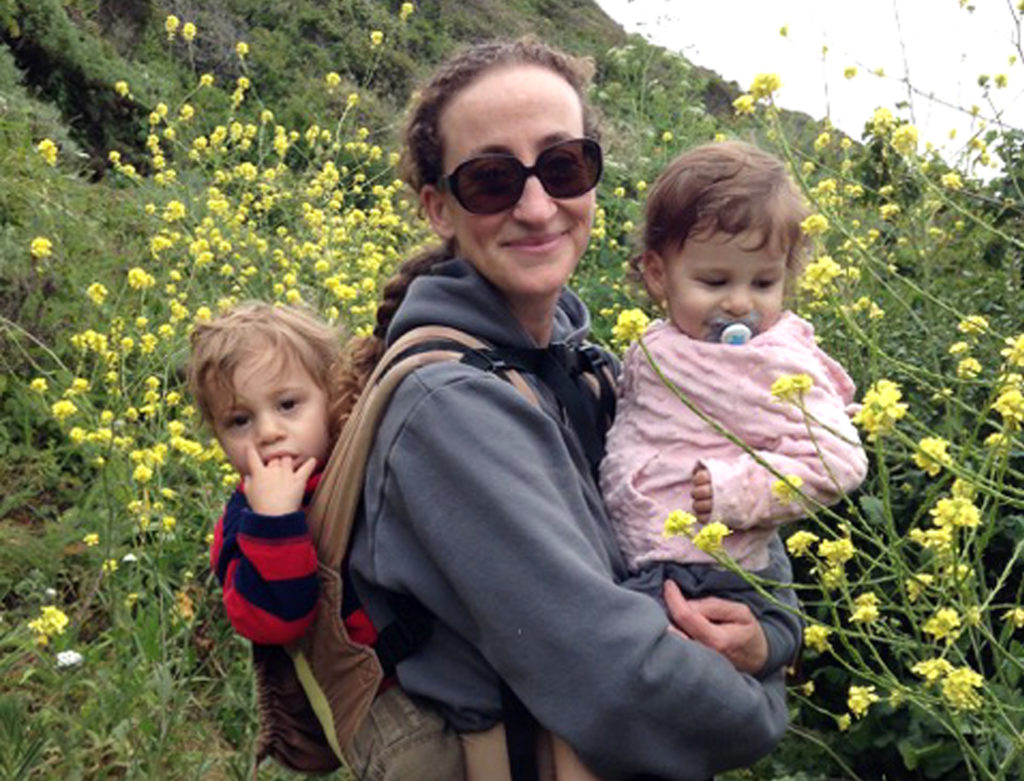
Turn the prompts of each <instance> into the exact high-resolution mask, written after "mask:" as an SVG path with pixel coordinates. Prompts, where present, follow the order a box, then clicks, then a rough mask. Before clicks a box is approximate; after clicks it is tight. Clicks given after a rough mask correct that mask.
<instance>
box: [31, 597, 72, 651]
mask: <svg viewBox="0 0 1024 781" xmlns="http://www.w3.org/2000/svg"><path fill="white" fill-rule="evenodd" d="M68 622H69V619H68V617H67V614H65V613H64V611H63V610H61V609H60V608H59V607H56V606H55V605H45V606H43V608H42V609H41V611H40V614H39V617H38V618H34V619H32V620H31V621H29V622H28V628H29V629H31V630H32V631H33V632H34V633H35V635H36V642H37V643H38V644H39V645H46V644H47V643H48V642H49V641H50V638H51V637H53V636H55V635H62V634H64V630H65V629H66V628H67V625H68Z"/></svg>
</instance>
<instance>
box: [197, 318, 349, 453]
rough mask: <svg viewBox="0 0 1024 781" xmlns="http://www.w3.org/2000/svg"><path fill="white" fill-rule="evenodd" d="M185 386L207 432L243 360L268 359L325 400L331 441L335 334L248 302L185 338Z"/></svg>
mask: <svg viewBox="0 0 1024 781" xmlns="http://www.w3.org/2000/svg"><path fill="white" fill-rule="evenodd" d="M191 345H192V350H191V354H190V355H189V361H188V368H187V375H188V386H189V390H190V391H191V393H192V396H193V398H194V399H195V402H196V405H197V406H198V407H199V412H200V414H201V415H202V417H203V421H204V422H205V423H206V424H208V425H210V426H211V427H213V423H214V415H215V414H216V410H217V409H221V408H223V407H224V406H225V404H226V403H227V404H230V401H231V399H233V398H234V395H235V388H234V385H233V377H234V375H235V370H236V369H237V368H238V366H239V365H240V364H241V363H242V362H243V361H245V360H247V359H248V358H251V357H253V356H257V355H265V354H267V353H272V354H274V355H276V356H278V357H279V361H280V362H281V363H280V364H279V365H283V364H284V363H285V362H287V361H289V360H294V361H298V363H299V365H300V366H302V368H303V369H305V370H306V372H307V373H308V374H309V376H310V377H312V378H313V380H314V381H315V382H316V383H317V385H319V386H320V388H321V389H322V390H323V391H324V392H325V393H326V394H327V399H328V408H329V411H330V420H331V421H332V424H331V428H332V430H331V432H330V433H331V437H332V438H333V437H334V436H336V435H337V433H338V432H337V430H336V425H337V423H336V420H337V416H336V415H335V414H334V413H335V402H336V396H337V393H336V390H335V388H336V385H337V383H336V382H335V372H336V371H337V365H338V359H339V357H340V354H341V347H342V345H341V334H340V331H339V329H337V328H335V327H333V326H331V325H329V324H327V323H325V322H324V321H323V320H321V319H320V318H319V317H317V316H316V315H315V314H314V313H312V312H311V311H309V310H307V309H302V308H299V307H295V306H282V305H274V304H268V303H264V302H262V301H250V302H246V303H242V304H239V305H237V306H235V307H233V308H232V309H231V310H230V311H228V312H227V313H226V314H223V315H220V316H218V317H215V318H213V319H212V320H210V321H209V322H205V323H198V324H197V325H196V326H195V328H194V329H193V331H192V335H191Z"/></svg>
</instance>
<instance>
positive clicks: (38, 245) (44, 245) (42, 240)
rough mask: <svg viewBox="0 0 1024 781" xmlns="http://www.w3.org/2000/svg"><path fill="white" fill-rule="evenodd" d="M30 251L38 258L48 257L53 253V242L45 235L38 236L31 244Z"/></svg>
mask: <svg viewBox="0 0 1024 781" xmlns="http://www.w3.org/2000/svg"><path fill="white" fill-rule="evenodd" d="M28 251H29V254H30V255H32V257H33V258H35V259H37V260H41V259H42V258H48V257H50V255H52V254H53V242H52V241H50V240H49V239H48V238H46V237H45V236H36V237H35V238H34V239H32V243H31V244H29V247H28Z"/></svg>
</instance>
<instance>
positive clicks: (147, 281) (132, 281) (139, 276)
mask: <svg viewBox="0 0 1024 781" xmlns="http://www.w3.org/2000/svg"><path fill="white" fill-rule="evenodd" d="M155 284H156V279H155V278H154V277H153V275H152V274H149V273H147V272H146V271H145V270H144V269H141V268H139V267H138V266H136V267H134V268H132V269H129V270H128V285H129V286H130V287H131V288H133V289H134V290H146V289H148V288H151V287H153V285H155Z"/></svg>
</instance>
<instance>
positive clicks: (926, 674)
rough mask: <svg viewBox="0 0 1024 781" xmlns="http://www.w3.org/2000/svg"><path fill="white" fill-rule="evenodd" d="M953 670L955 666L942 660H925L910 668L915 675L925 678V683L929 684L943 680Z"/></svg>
mask: <svg viewBox="0 0 1024 781" xmlns="http://www.w3.org/2000/svg"><path fill="white" fill-rule="evenodd" d="M952 670H953V665H951V664H950V663H949V662H947V661H946V660H945V659H941V658H936V659H925V660H923V661H920V662H917V663H916V664H914V665H913V666H912V667H911V668H910V671H911V672H912V673H913V674H914V675H917V676H919V677H921V678H924V680H925V683H929V684H931V683H935V682H936V681H940V680H942V679H943V678H944V677H945V676H947V675H948V674H949V673H950V672H951V671H952Z"/></svg>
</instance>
